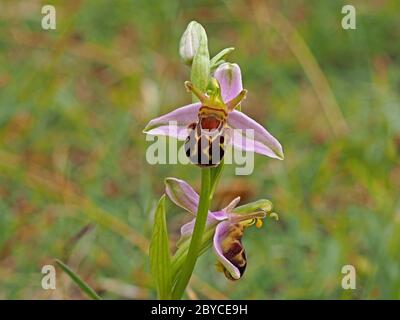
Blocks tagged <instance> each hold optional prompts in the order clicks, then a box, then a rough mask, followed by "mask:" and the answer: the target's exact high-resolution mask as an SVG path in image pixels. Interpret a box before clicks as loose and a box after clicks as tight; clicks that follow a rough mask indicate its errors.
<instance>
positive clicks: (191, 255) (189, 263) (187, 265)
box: [172, 168, 211, 299]
mask: <svg viewBox="0 0 400 320" xmlns="http://www.w3.org/2000/svg"><path fill="white" fill-rule="evenodd" d="M210 180H211V178H210V169H208V168H204V169H202V170H201V191H200V200H199V207H198V209H197V216H196V222H195V225H194V229H193V234H192V239H191V241H190V246H189V251H188V254H187V256H186V259H185V262H184V264H183V266H182V271H181V272H180V275H179V277H178V280H177V282H176V285H175V288H174V290H173V293H172V299H181V298H182V295H183V293H184V291H185V288H186V286H187V284H188V283H189V280H190V277H191V275H192V273H193V270H194V267H195V265H196V261H197V257H198V255H199V251H200V249H201V244H202V241H203V234H204V230H205V227H206V222H207V214H208V208H209V207H210V191H211V190H210Z"/></svg>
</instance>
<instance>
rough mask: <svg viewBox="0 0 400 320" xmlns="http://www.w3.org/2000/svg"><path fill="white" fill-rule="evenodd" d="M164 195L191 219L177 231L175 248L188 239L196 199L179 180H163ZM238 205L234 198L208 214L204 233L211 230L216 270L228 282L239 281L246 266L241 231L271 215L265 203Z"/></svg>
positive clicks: (261, 201) (268, 206) (267, 202)
mask: <svg viewBox="0 0 400 320" xmlns="http://www.w3.org/2000/svg"><path fill="white" fill-rule="evenodd" d="M165 185H166V188H165V189H166V194H167V195H168V197H169V198H170V199H171V201H172V202H174V203H175V204H176V205H177V206H179V207H181V208H183V209H184V210H186V211H187V212H189V213H190V214H192V215H193V220H191V221H190V222H188V223H186V224H184V225H183V226H182V228H181V238H180V240H179V242H178V246H179V244H180V243H182V242H183V241H184V240H186V239H188V238H189V237H191V235H192V233H193V228H194V224H195V220H196V212H197V208H198V203H199V195H198V194H197V193H196V191H194V190H193V188H192V187H191V186H190V185H189V184H188V183H186V182H185V181H183V180H179V179H176V178H167V179H166V180H165ZM239 201H240V197H237V198H235V199H233V200H232V201H231V203H229V205H228V206H226V207H225V208H223V209H221V210H219V211H213V212H212V211H208V215H207V224H206V230H210V229H212V230H215V231H214V235H213V240H212V243H213V249H214V252H215V254H216V257H217V260H218V261H217V270H218V271H222V272H223V273H224V274H225V276H226V277H227V278H228V279H230V280H238V279H240V278H241V277H242V275H243V273H244V271H245V269H246V265H247V260H246V253H245V250H244V247H243V244H242V236H243V232H244V230H245V229H246V228H247V227H249V226H251V225H253V224H255V225H256V226H257V227H258V228H259V227H261V226H262V219H263V218H265V216H266V214H267V213H268V212H270V211H271V209H272V204H271V202H270V201H268V200H260V201H257V202H255V203H253V204H249V205H245V206H242V207H238V208H236V206H237V204H238V203H239Z"/></svg>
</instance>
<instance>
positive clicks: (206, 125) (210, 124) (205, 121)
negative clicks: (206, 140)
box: [200, 116, 221, 130]
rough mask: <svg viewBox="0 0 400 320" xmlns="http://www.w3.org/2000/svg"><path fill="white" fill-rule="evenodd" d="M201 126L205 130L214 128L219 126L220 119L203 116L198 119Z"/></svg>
mask: <svg viewBox="0 0 400 320" xmlns="http://www.w3.org/2000/svg"><path fill="white" fill-rule="evenodd" d="M200 123H201V128H202V129H206V130H216V129H218V127H219V126H220V123H221V121H219V120H218V119H217V118H216V117H214V116H209V117H204V118H202V119H201V120H200Z"/></svg>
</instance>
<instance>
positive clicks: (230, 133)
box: [144, 21, 283, 299]
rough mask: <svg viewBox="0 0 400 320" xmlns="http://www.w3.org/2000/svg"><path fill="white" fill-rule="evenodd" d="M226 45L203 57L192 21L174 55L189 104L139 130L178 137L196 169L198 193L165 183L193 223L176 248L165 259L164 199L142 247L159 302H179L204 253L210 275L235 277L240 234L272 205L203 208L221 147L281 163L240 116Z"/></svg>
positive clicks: (240, 96)
mask: <svg viewBox="0 0 400 320" xmlns="http://www.w3.org/2000/svg"><path fill="white" fill-rule="evenodd" d="M233 50H234V49H233V48H226V49H224V50H222V51H221V52H220V53H218V54H217V55H216V56H214V57H213V58H211V59H210V55H209V51H208V42H207V34H206V32H205V30H204V28H203V27H202V26H201V25H200V24H199V23H197V22H195V21H192V22H190V23H189V25H188V26H187V28H186V30H185V32H184V33H183V35H182V38H181V41H180V48H179V53H180V56H181V58H182V60H183V62H184V63H185V64H187V65H188V66H190V68H191V72H190V81H186V82H185V87H186V89H187V91H189V92H190V93H192V103H191V104H189V105H186V106H183V107H180V108H177V109H175V110H173V111H172V112H170V113H167V114H166V115H163V116H160V117H158V118H156V119H153V120H151V121H150V122H149V123H148V125H147V126H146V128H145V129H144V133H146V134H148V135H154V136H171V137H173V138H177V139H178V140H184V141H185V142H184V147H185V153H186V156H187V157H188V158H189V159H190V162H192V163H193V164H194V165H197V166H198V167H199V168H200V170H201V189H200V195H199V194H197V193H196V191H195V190H194V189H193V188H192V187H191V186H190V185H189V184H188V183H187V182H185V181H184V180H181V179H177V178H167V179H165V193H166V195H167V196H168V198H169V199H170V200H171V201H172V202H173V203H175V204H176V205H177V206H179V207H181V208H183V209H184V210H185V211H187V212H188V213H189V214H191V215H192V217H193V219H192V220H191V221H190V222H188V223H186V224H184V225H183V226H182V227H181V237H180V239H179V241H178V243H177V250H176V252H175V253H174V255H171V253H170V250H169V240H168V232H167V224H166V213H165V206H164V203H165V195H163V196H162V197H161V199H160V200H159V202H158V205H157V208H156V211H155V217H154V219H155V221H154V227H153V233H152V239H151V243H150V268H151V273H152V276H153V279H154V280H155V286H156V289H157V295H158V298H160V299H181V298H182V296H183V293H184V291H185V288H186V287H187V285H188V283H189V280H190V278H191V275H192V273H193V270H194V267H195V264H196V261H197V259H198V257H199V256H200V255H201V254H203V253H204V252H205V251H207V250H208V249H210V248H212V249H213V251H214V253H215V255H216V258H217V270H219V271H221V272H223V273H224V274H225V276H226V278H228V279H229V280H238V279H240V278H241V277H242V276H243V273H244V271H245V269H246V265H247V259H246V253H245V250H244V247H243V244H242V236H243V233H244V231H245V229H246V228H248V227H249V226H251V225H255V226H256V227H258V228H259V227H261V226H262V220H263V219H264V218H265V217H266V216H270V217H275V218H277V217H278V216H277V215H276V213H273V212H272V203H271V202H270V201H269V200H266V199H262V200H258V201H256V202H252V203H249V204H246V205H242V206H237V205H238V204H239V201H240V197H237V198H235V199H233V200H232V201H231V202H230V203H229V204H228V205H227V206H226V207H225V208H223V209H220V210H218V211H213V212H212V211H210V210H209V208H210V203H211V201H212V199H213V195H214V192H215V190H216V188H217V184H218V181H219V180H220V177H221V174H222V170H223V167H224V154H225V148H226V147H227V146H229V145H231V146H232V147H233V148H235V149H238V150H242V151H245V152H255V153H259V154H262V155H265V156H268V157H271V158H276V159H281V160H282V159H283V149H282V146H281V145H280V143H279V141H278V140H277V139H276V138H274V137H273V136H272V135H271V134H270V133H269V132H268V131H267V130H266V129H265V128H264V127H263V126H262V125H260V124H259V123H257V122H256V121H254V120H253V119H251V118H250V117H248V116H247V115H245V114H244V113H243V112H241V103H242V101H243V100H244V99H245V97H246V93H247V91H246V90H245V89H243V86H242V76H241V70H240V67H239V66H238V65H237V64H234V63H230V62H227V61H226V59H227V56H228V54H229V53H231V52H232V51H233Z"/></svg>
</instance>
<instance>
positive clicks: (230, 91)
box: [214, 62, 243, 102]
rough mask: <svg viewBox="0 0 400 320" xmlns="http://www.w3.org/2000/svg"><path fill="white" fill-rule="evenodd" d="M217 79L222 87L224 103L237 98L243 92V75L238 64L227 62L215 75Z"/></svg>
mask: <svg viewBox="0 0 400 320" xmlns="http://www.w3.org/2000/svg"><path fill="white" fill-rule="evenodd" d="M214 77H215V79H217V80H218V82H219V84H220V86H221V95H222V100H223V101H224V102H228V101H229V100H232V99H233V98H235V97H236V96H237V95H238V94H239V93H240V92H241V91H242V90H243V85H242V73H241V72H240V67H239V66H238V65H237V64H236V63H229V62H225V63H223V64H221V65H220V66H219V67H218V68H217V70H215V73H214Z"/></svg>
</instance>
